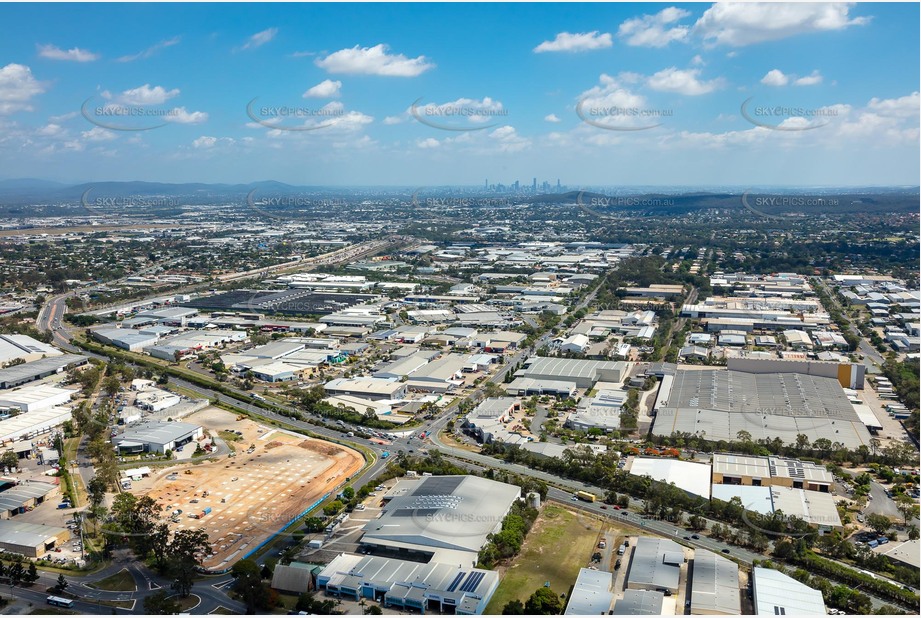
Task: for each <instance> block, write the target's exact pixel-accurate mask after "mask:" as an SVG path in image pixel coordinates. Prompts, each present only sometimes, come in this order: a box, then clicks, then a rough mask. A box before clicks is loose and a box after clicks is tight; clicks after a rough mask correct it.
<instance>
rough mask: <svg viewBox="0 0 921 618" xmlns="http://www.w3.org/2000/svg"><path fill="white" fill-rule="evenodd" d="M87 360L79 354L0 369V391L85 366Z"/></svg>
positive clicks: (43, 359)
mask: <svg viewBox="0 0 921 618" xmlns="http://www.w3.org/2000/svg"><path fill="white" fill-rule="evenodd" d="M87 360H88V359H87V357H85V356H80V355H79V354H62V355H61V356H50V357H48V358H41V359H39V360H35V361H31V362H28V363H25V364H22V365H14V366H12V367H6V368H4V369H0V390H2V389H7V388H14V387H16V386H22V385H23V384H26V383H27V382H34V381H35V380H41V379H42V378H47V377H48V376H52V375H54V374H56V373H60V372H62V371H64V370H66V369H70V368H72V367H79V366H80V365H84V364H86V361H87Z"/></svg>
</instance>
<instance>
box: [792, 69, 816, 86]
mask: <svg viewBox="0 0 921 618" xmlns="http://www.w3.org/2000/svg"><path fill="white" fill-rule="evenodd" d="M793 83H794V84H795V85H797V86H815V85H818V84H821V83H822V75H821V73H819V71H818V69H816V70H815V71H813V72H812V73H811V74H809V75H807V76H806V77H800V78H799V79H797V80H796V81H794V82H793Z"/></svg>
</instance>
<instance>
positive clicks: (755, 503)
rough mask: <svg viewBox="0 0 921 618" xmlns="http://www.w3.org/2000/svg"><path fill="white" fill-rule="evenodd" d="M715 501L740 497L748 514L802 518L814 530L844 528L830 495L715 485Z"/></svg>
mask: <svg viewBox="0 0 921 618" xmlns="http://www.w3.org/2000/svg"><path fill="white" fill-rule="evenodd" d="M712 490H713V497H714V498H716V499H717V500H722V501H723V502H729V501H730V500H732V497H733V496H739V498H741V500H742V506H743V507H745V509H746V510H749V511H752V512H755V513H761V514H762V515H770V514H771V513H773V512H775V511H781V512H782V513H783V514H784V515H786V516H787V517H799V518H800V519H802V520H803V521H805V522H808V523H810V524H813V525H815V526H831V527H832V528H840V527H841V518H840V517H839V516H838V508H837V507H836V506H835V499H834V498H833V497H832V495H831V494H828V493H825V492H821V491H809V490H806V489H794V488H792V487H780V486H777V485H774V486H760V487H752V486H749V485H716V484H715V485H713V488H712Z"/></svg>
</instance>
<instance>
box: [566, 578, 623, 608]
mask: <svg viewBox="0 0 921 618" xmlns="http://www.w3.org/2000/svg"><path fill="white" fill-rule="evenodd" d="M613 584H614V576H613V575H612V574H611V573H609V572H607V571H593V570H592V569H579V577H578V578H577V579H576V584H575V586H574V587H573V589H572V592H570V593H569V603H567V604H566V612H565V614H566V615H582V616H588V615H592V614H595V615H597V614H607V613H608V610H609V609H611V602H612V601H613V600H614V593H613V592H611V587H612V586H613Z"/></svg>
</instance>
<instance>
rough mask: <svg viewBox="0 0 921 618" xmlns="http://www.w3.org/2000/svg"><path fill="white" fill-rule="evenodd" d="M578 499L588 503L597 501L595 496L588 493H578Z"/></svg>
mask: <svg viewBox="0 0 921 618" xmlns="http://www.w3.org/2000/svg"><path fill="white" fill-rule="evenodd" d="M576 498H578V499H579V500H585V501H586V502H594V501H595V499H596V496H595V494H593V493H591V492H588V491H577V492H576Z"/></svg>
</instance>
